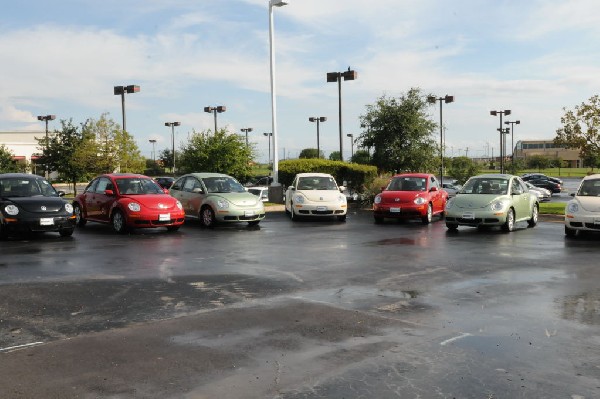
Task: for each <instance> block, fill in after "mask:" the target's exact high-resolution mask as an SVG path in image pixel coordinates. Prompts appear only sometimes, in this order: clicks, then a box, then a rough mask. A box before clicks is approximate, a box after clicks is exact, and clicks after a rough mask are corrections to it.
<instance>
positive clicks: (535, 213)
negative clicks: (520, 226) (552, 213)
mask: <svg viewBox="0 0 600 399" xmlns="http://www.w3.org/2000/svg"><path fill="white" fill-rule="evenodd" d="M538 216H539V211H538V207H537V205H536V204H533V208H532V209H531V219H529V220H528V221H527V226H529V227H534V226H535V225H536V224H537V222H538Z"/></svg>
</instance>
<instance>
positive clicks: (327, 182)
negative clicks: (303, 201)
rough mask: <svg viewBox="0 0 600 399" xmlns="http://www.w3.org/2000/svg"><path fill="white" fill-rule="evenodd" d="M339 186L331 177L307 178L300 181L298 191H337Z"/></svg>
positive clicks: (301, 178)
mask: <svg viewBox="0 0 600 399" xmlns="http://www.w3.org/2000/svg"><path fill="white" fill-rule="evenodd" d="M337 189H338V186H337V184H336V183H335V180H334V179H333V177H331V176H307V177H300V178H299V179H298V190H337Z"/></svg>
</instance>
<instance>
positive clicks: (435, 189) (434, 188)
mask: <svg viewBox="0 0 600 399" xmlns="http://www.w3.org/2000/svg"><path fill="white" fill-rule="evenodd" d="M429 191H431V192H434V191H438V188H437V187H431V190H429Z"/></svg>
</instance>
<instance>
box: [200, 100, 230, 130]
mask: <svg viewBox="0 0 600 399" xmlns="http://www.w3.org/2000/svg"><path fill="white" fill-rule="evenodd" d="M225 111H227V107H226V106H224V105H219V106H217V107H204V112H208V113H209V114H210V113H213V114H214V115H215V134H217V112H218V113H219V114H220V113H221V112H225Z"/></svg>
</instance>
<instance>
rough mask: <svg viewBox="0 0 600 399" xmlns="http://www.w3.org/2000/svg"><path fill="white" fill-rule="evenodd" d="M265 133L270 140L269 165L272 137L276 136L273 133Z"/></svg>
mask: <svg viewBox="0 0 600 399" xmlns="http://www.w3.org/2000/svg"><path fill="white" fill-rule="evenodd" d="M263 134H264V135H265V136H267V140H269V165H271V137H274V136H273V133H263ZM273 179H274V178H273Z"/></svg>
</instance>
